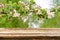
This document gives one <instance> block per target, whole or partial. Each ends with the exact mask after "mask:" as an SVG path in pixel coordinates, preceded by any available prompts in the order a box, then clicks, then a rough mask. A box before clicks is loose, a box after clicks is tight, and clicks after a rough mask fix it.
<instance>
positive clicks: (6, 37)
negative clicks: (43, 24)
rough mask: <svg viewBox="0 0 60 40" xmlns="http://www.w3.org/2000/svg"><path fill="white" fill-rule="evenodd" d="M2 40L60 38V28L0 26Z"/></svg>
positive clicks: (59, 39) (47, 39)
mask: <svg viewBox="0 0 60 40" xmlns="http://www.w3.org/2000/svg"><path fill="white" fill-rule="evenodd" d="M0 39H1V40H11V39H13V40H40V39H41V40H60V28H52V29H51V28H40V29H32V28H23V29H20V28H0Z"/></svg>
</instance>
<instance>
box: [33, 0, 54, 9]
mask: <svg viewBox="0 0 60 40" xmlns="http://www.w3.org/2000/svg"><path fill="white" fill-rule="evenodd" d="M34 1H35V2H36V4H37V5H38V6H41V7H42V8H43V9H44V8H47V9H50V8H51V7H53V6H52V5H51V4H52V0H34Z"/></svg>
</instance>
